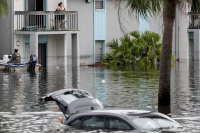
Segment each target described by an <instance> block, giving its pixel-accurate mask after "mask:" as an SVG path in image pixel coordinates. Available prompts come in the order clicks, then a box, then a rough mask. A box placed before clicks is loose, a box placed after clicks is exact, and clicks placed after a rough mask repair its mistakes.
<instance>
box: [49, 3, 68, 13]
mask: <svg viewBox="0 0 200 133" xmlns="http://www.w3.org/2000/svg"><path fill="white" fill-rule="evenodd" d="M60 2H63V3H64V5H65V3H66V0H48V11H55V10H56V8H57V6H58V3H60ZM65 6H66V5H65Z"/></svg>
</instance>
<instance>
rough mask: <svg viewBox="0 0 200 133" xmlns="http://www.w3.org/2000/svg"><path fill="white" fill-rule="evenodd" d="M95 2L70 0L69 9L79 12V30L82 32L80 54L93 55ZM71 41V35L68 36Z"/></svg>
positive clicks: (69, 45)
mask: <svg viewBox="0 0 200 133" xmlns="http://www.w3.org/2000/svg"><path fill="white" fill-rule="evenodd" d="M93 5H94V3H93V1H92V2H91V3H86V2H85V0H68V1H67V8H68V10H69V11H78V27H79V28H78V29H79V30H80V32H81V33H80V42H81V43H80V54H81V55H93V43H94V36H93V28H94V24H93V21H94V9H93ZM68 40H71V35H68ZM67 52H68V55H71V41H69V43H68V51H67Z"/></svg>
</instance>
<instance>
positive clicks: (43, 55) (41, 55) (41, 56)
mask: <svg viewBox="0 0 200 133" xmlns="http://www.w3.org/2000/svg"><path fill="white" fill-rule="evenodd" d="M46 49H47V45H46V43H39V44H38V64H41V66H42V67H43V68H46V67H47V65H46V59H47V50H46Z"/></svg>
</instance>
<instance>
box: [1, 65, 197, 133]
mask: <svg viewBox="0 0 200 133" xmlns="http://www.w3.org/2000/svg"><path fill="white" fill-rule="evenodd" d="M199 68H200V65H199V62H191V63H187V62H181V63H176V64H175V65H173V66H172V71H171V109H168V110H167V109H163V110H162V112H163V111H165V112H166V113H167V114H169V115H170V116H171V117H172V118H174V119H175V120H176V121H178V122H179V123H180V124H181V125H182V126H183V128H180V129H178V130H177V131H178V132H200V86H199V85H200V72H199ZM158 82H159V67H158V66H154V67H139V66H135V67H133V66H132V67H130V66H128V67H96V68H93V67H73V68H72V67H71V66H68V67H65V68H63V67H59V68H58V67H49V68H48V69H44V70H42V71H39V72H35V73H29V72H26V71H21V72H10V73H5V72H0V122H1V129H0V131H1V132H2V133H22V132H23V133H29V132H38V133H39V132H40V133H41V132H44V133H45V132H64V128H65V127H64V126H63V125H62V124H60V120H61V119H62V118H63V114H62V113H61V111H60V109H59V108H58V106H57V105H56V103H54V102H49V103H43V102H41V101H40V100H39V99H40V98H41V97H42V96H44V95H46V94H49V93H51V92H54V91H56V90H60V89H64V88H74V89H76V88H78V89H83V90H86V91H88V92H89V93H91V94H92V95H93V96H94V97H95V98H97V99H99V100H100V101H101V102H102V103H103V105H104V107H105V108H107V109H108V108H109V109H142V110H151V111H160V109H158V107H157V99H158V96H157V95H158Z"/></svg>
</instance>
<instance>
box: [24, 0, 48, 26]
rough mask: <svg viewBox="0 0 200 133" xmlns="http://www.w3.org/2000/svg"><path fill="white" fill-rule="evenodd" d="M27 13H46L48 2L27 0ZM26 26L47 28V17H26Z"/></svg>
mask: <svg viewBox="0 0 200 133" xmlns="http://www.w3.org/2000/svg"><path fill="white" fill-rule="evenodd" d="M25 11H46V0H25ZM25 21H26V22H25V23H26V26H35V28H36V27H37V28H38V27H39V28H45V21H46V17H45V15H29V16H26V20H25Z"/></svg>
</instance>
